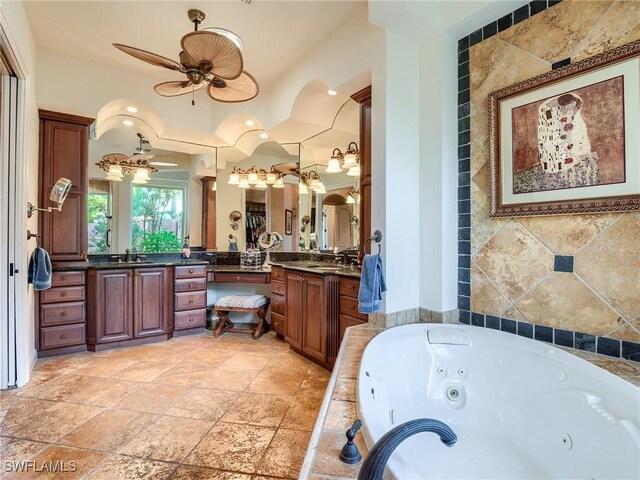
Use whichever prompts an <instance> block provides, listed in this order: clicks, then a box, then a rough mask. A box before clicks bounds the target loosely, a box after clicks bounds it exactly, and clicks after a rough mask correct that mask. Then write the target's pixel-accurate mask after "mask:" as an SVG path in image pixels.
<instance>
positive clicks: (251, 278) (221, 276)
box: [213, 272, 269, 283]
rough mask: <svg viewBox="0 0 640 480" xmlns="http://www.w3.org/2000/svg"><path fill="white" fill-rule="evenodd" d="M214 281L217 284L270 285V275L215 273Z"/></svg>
mask: <svg viewBox="0 0 640 480" xmlns="http://www.w3.org/2000/svg"><path fill="white" fill-rule="evenodd" d="M213 279H214V281H216V282H227V283H269V274H268V273H257V272H254V273H230V272H214V274H213Z"/></svg>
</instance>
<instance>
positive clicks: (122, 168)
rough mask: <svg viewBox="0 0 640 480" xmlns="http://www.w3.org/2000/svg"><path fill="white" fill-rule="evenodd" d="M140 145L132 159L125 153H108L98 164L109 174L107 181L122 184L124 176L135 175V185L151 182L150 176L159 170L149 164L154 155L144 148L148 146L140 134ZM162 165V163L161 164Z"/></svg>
mask: <svg viewBox="0 0 640 480" xmlns="http://www.w3.org/2000/svg"><path fill="white" fill-rule="evenodd" d="M138 137H139V138H140V145H139V147H138V149H137V150H136V151H135V152H134V153H133V155H131V156H130V157H129V156H127V155H125V154H124V153H108V154H107V155H104V156H103V157H102V159H101V160H100V161H99V162H97V163H96V165H97V166H98V167H100V168H101V169H102V170H104V171H105V172H107V176H106V179H107V180H109V181H112V182H121V181H122V179H123V178H124V174H125V173H126V174H129V175H133V183H137V184H141V183H147V182H148V181H149V174H150V173H156V172H157V171H158V169H157V168H156V167H154V166H152V165H151V164H150V163H149V160H151V159H152V158H153V155H151V154H149V149H146V148H145V147H144V145H145V144H148V143H149V142H147V141H146V140H145V139H144V137H143V136H142V134H140V133H138ZM159 164H162V162H159Z"/></svg>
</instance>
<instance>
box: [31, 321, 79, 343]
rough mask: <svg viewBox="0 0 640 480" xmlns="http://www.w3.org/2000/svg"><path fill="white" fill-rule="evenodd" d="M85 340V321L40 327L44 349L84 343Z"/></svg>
mask: <svg viewBox="0 0 640 480" xmlns="http://www.w3.org/2000/svg"><path fill="white" fill-rule="evenodd" d="M84 342H85V339H84V323H77V324H74V325H63V326H60V327H44V328H41V329H40V348H41V349H42V350H46V349H48V348H59V347H68V346H71V345H82V344H83V343H84Z"/></svg>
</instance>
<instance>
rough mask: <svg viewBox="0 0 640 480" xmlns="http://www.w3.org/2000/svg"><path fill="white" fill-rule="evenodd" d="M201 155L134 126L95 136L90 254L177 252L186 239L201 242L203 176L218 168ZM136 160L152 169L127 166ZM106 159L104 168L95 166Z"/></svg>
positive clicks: (91, 159) (91, 145)
mask: <svg viewBox="0 0 640 480" xmlns="http://www.w3.org/2000/svg"><path fill="white" fill-rule="evenodd" d="M114 154H121V155H114ZM202 157H203V156H202V155H190V154H187V153H182V152H176V151H168V150H162V149H157V148H154V147H153V145H151V144H150V143H149V142H148V141H147V140H146V139H145V138H144V137H142V136H141V135H139V134H138V133H137V132H136V131H135V129H132V128H116V129H113V130H109V131H107V132H105V133H104V134H103V135H102V136H101V137H100V138H99V139H94V140H91V141H90V142H89V165H88V172H89V175H88V176H89V195H88V208H87V211H88V216H87V219H88V223H89V225H88V240H89V253H90V254H104V253H122V252H124V250H125V249H127V248H129V249H132V250H133V251H137V252H147V253H152V252H153V253H155V252H178V251H180V250H181V248H182V245H183V244H184V243H185V241H186V242H189V244H190V245H192V246H193V245H200V244H201V243H202V238H203V232H202V229H201V226H202V212H203V202H202V192H203V181H202V179H203V178H207V174H208V173H209V174H210V175H215V167H213V166H211V167H207V166H206V165H205V162H204V161H203V158H202ZM137 159H143V160H144V161H146V162H148V165H149V166H150V167H152V168H151V169H147V170H146V172H144V171H142V170H140V171H138V170H137V169H134V168H129V169H128V168H127V166H126V165H127V162H132V161H134V162H135V161H136V160H137ZM101 161H103V165H104V166H105V169H103V168H101V167H100V166H98V165H96V163H99V162H101ZM108 164H112V165H113V166H112V167H109V165H108ZM129 164H130V163H129ZM127 170H129V171H127ZM143 170H144V169H143ZM187 237H189V238H187Z"/></svg>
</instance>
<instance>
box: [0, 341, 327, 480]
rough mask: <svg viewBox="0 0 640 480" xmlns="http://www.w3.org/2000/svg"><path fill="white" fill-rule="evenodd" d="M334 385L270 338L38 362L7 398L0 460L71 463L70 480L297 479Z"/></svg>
mask: <svg viewBox="0 0 640 480" xmlns="http://www.w3.org/2000/svg"><path fill="white" fill-rule="evenodd" d="M329 376H330V374H329V372H328V371H326V370H324V369H322V368H320V367H318V366H317V365H315V364H313V363H311V362H310V361H308V360H306V359H304V358H303V357H301V356H299V355H297V354H295V353H293V352H290V351H289V346H288V345H287V344H286V343H284V342H282V341H280V340H278V339H277V338H276V337H275V336H274V335H273V334H270V333H269V334H266V335H264V336H263V337H261V338H260V340H258V341H254V340H253V339H251V338H249V337H247V336H246V335H238V334H225V335H223V336H221V337H219V338H214V337H212V336H211V334H210V333H207V334H202V335H197V336H190V337H181V338H177V339H173V340H170V341H167V342H162V343H156V344H152V345H143V346H137V347H130V348H123V349H119V350H110V351H106V352H99V353H81V354H74V355H66V356H60V357H55V358H52V359H44V360H39V361H38V364H37V365H36V368H35V370H34V372H33V375H32V380H31V381H30V382H29V383H28V384H27V385H26V386H25V387H23V388H20V389H15V390H9V391H1V392H0V422H2V423H1V424H0V458H2V460H3V468H4V466H5V464H4V461H21V460H22V461H24V460H36V461H48V460H63V461H66V462H69V461H71V460H74V461H76V462H77V463H78V469H79V470H78V472H77V474H76V475H74V476H73V478H88V479H108V480H113V479H120V478H123V479H124V478H131V479H134V478H135V479H150V480H151V479H153V480H156V479H167V480H168V479H202V480H204V479H220V480H266V479H275V478H279V479H296V478H298V473H299V470H300V467H301V465H302V461H303V457H304V454H305V451H306V447H307V445H308V443H309V439H310V435H311V430H312V429H313V426H314V421H315V418H316V415H317V413H318V411H319V408H320V405H321V402H322V398H323V396H324V392H325V390H326V386H327V383H328V381H329ZM0 476H1V477H2V479H3V480H4V479H5V478H7V479H12V478H32V477H30V476H18V475H13V474H5V471H4V470H2V471H0ZM64 478H67V477H64ZM69 478H72V477H69Z"/></svg>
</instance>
